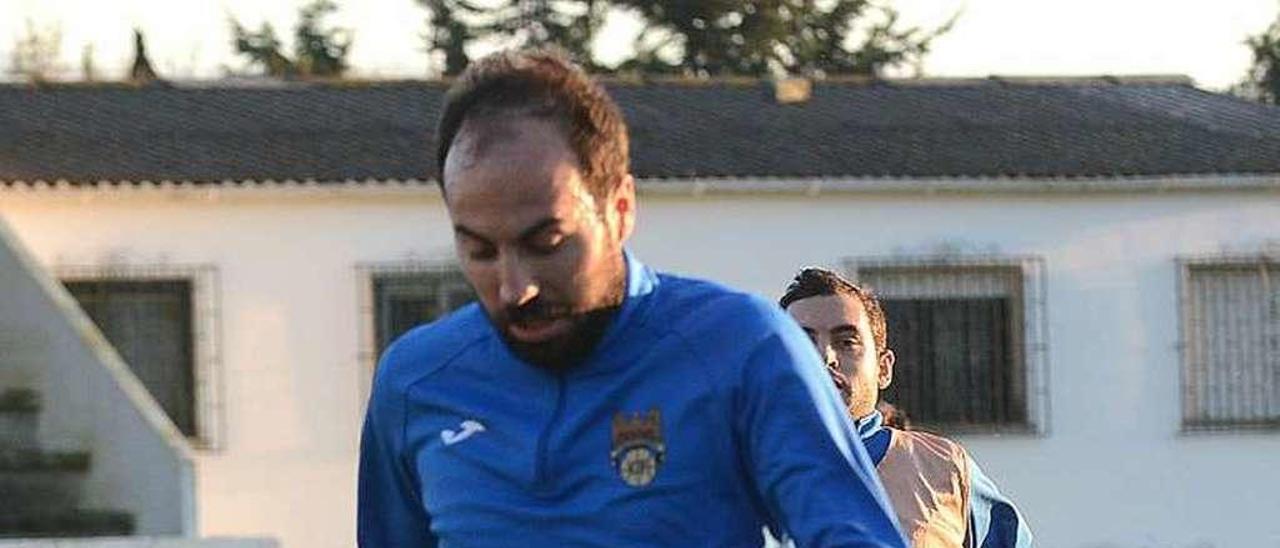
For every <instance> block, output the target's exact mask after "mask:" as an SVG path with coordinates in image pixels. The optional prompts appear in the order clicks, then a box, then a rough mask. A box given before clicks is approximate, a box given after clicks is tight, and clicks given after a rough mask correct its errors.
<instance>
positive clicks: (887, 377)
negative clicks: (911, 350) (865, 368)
mask: <svg viewBox="0 0 1280 548" xmlns="http://www.w3.org/2000/svg"><path fill="white" fill-rule="evenodd" d="M897 360H898V357H897V356H896V355H894V353H893V351H892V350H885V351H884V352H881V353H880V359H878V360H876V362H877V365H879V366H880V367H879V371H877V372H876V381H877V382H878V384H879V385H880V389H881V390H884V389H886V388H889V385H890V384H893V366H894V364H895V363H897Z"/></svg>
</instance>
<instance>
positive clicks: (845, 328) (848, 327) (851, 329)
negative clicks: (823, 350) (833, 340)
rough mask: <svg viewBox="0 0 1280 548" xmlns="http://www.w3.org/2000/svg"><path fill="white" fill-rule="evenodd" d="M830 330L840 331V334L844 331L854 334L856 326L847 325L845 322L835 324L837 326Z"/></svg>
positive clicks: (856, 331)
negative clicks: (843, 323)
mask: <svg viewBox="0 0 1280 548" xmlns="http://www.w3.org/2000/svg"><path fill="white" fill-rule="evenodd" d="M831 332H832V333H840V334H844V333H845V332H849V333H852V334H854V335H857V334H858V328H856V327H854V326H852V325H848V324H845V325H837V326H835V327H833V328H831Z"/></svg>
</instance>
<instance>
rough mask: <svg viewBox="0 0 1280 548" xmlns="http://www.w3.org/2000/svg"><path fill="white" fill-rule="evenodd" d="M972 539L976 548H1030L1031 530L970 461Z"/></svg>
mask: <svg viewBox="0 0 1280 548" xmlns="http://www.w3.org/2000/svg"><path fill="white" fill-rule="evenodd" d="M969 485H970V488H969V537H970V539H972V542H970V543H969V545H970V546H974V547H976V548H1031V546H1032V541H1031V528H1030V527H1028V526H1027V520H1026V519H1024V518H1023V517H1022V514H1020V513H1019V512H1018V509H1017V508H1016V507H1015V506H1014V505H1013V502H1012V501H1010V500H1009V498H1008V497H1006V496H1004V495H1003V494H1002V493H1000V490H999V489H998V488H996V484H995V482H993V481H991V478H989V477H987V475H986V474H984V473H982V469H981V468H979V467H978V463H977V462H976V461H974V460H973V459H972V458H970V459H969Z"/></svg>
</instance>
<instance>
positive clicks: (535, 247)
mask: <svg viewBox="0 0 1280 548" xmlns="http://www.w3.org/2000/svg"><path fill="white" fill-rule="evenodd" d="M563 243H564V236H563V235H561V234H551V235H547V236H541V237H538V238H535V239H534V240H532V241H530V242H529V249H530V250H532V251H533V252H534V253H536V254H539V255H550V254H552V253H555V251H556V250H557V249H559V248H560V245H561V244H563Z"/></svg>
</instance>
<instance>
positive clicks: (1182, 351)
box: [1174, 252, 1280, 435]
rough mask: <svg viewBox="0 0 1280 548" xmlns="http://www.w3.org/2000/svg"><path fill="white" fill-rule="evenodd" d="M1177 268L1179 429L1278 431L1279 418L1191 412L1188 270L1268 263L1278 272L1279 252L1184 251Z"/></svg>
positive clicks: (1190, 431) (1191, 323) (1190, 287)
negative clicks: (1201, 418)
mask: <svg viewBox="0 0 1280 548" xmlns="http://www.w3.org/2000/svg"><path fill="white" fill-rule="evenodd" d="M1174 262H1175V264H1176V268H1177V307H1178V341H1177V345H1176V346H1177V350H1178V357H1179V359H1178V366H1179V367H1178V390H1179V393H1180V394H1179V401H1178V404H1179V405H1178V408H1179V415H1180V417H1179V422H1178V431H1179V433H1181V434H1183V435H1205V434H1251V433H1276V432H1280V418H1278V419H1275V420H1272V421H1266V422H1252V423H1251V422H1246V421H1240V420H1233V421H1223V422H1199V423H1197V421H1195V420H1192V419H1194V417H1192V416H1191V415H1190V411H1191V408H1192V405H1191V402H1192V400H1193V399H1194V398H1195V394H1194V390H1192V383H1191V382H1190V381H1191V378H1190V377H1191V369H1192V367H1193V366H1194V365H1195V364H1194V363H1193V361H1194V359H1195V356H1193V354H1194V350H1195V345H1194V344H1193V342H1192V337H1193V336H1194V333H1195V331H1196V329H1195V325H1194V324H1195V323H1197V322H1198V321H1199V318H1197V317H1195V316H1194V315H1193V314H1192V308H1193V306H1192V304H1193V303H1192V291H1193V284H1192V280H1191V271H1192V270H1194V269H1196V268H1242V267H1244V268H1247V267H1259V266H1270V267H1271V268H1273V269H1275V270H1276V271H1278V272H1280V252H1277V253H1268V252H1263V253H1219V254H1208V255H1186V256H1180V257H1177V258H1176V259H1175V261H1174Z"/></svg>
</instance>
